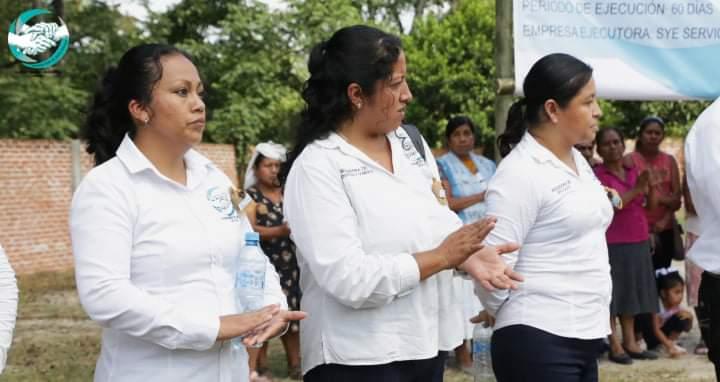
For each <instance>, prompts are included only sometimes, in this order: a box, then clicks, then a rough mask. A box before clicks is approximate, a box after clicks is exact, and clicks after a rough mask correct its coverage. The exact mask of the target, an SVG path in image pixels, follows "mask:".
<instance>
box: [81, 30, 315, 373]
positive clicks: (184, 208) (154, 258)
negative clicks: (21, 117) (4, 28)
mask: <svg viewBox="0 0 720 382" xmlns="http://www.w3.org/2000/svg"><path fill="white" fill-rule="evenodd" d="M203 92H204V84H203V82H202V80H201V78H200V75H199V73H198V70H197V68H196V66H195V64H194V63H193V61H192V59H191V58H190V56H189V55H187V54H186V53H184V52H182V51H181V50H179V49H177V48H174V47H172V46H168V45H160V44H146V45H139V46H136V47H134V48H132V49H130V50H128V51H127V52H126V53H125V54H124V55H123V56H122V58H121V59H120V62H119V63H118V66H117V67H116V68H113V69H110V70H108V71H107V73H106V74H105V76H104V78H103V80H102V82H101V83H100V86H99V88H98V90H97V92H96V93H95V95H94V97H93V99H92V102H91V105H90V110H89V113H88V117H87V122H86V123H85V126H84V127H83V129H82V136H83V138H84V139H85V140H86V141H87V145H88V146H87V150H88V152H89V153H91V154H95V163H96V167H95V168H93V169H92V170H91V171H90V172H89V173H88V174H87V175H86V176H85V178H84V179H83V181H82V183H81V184H80V186H79V187H78V189H77V191H76V192H75V195H74V197H73V202H72V208H71V213H70V228H71V235H72V245H73V255H74V257H75V276H76V279H77V289H78V294H79V295H80V302H81V303H82V306H83V308H84V309H85V311H86V312H87V314H88V315H89V316H90V318H91V319H92V320H94V321H96V322H98V323H99V324H100V325H101V326H102V327H103V333H102V345H101V351H100V357H99V359H98V361H97V366H96V368H95V381H128V382H130V381H132V382H135V381H208V382H210V381H247V380H248V379H249V371H248V361H247V353H246V352H245V350H244V347H243V346H235V345H234V344H231V342H230V341H229V340H231V339H233V338H239V337H242V343H243V344H244V345H248V346H249V345H254V344H256V343H259V342H263V341H265V340H267V339H268V338H270V337H271V336H275V335H278V334H279V333H280V332H282V331H283V330H284V329H285V328H286V327H287V325H288V322H290V321H292V320H299V319H302V318H303V317H304V313H302V312H289V311H287V310H285V309H286V306H287V305H286V303H285V296H284V295H283V293H282V291H281V290H280V285H279V281H278V277H277V274H276V273H275V270H274V269H273V267H272V266H271V265H270V264H269V263H267V266H266V272H265V298H264V302H265V304H266V305H267V306H266V307H265V308H262V309H260V310H258V311H254V312H247V313H241V314H238V309H237V308H236V306H235V299H234V289H233V286H234V280H235V264H234V263H235V259H236V256H237V254H238V253H239V251H240V248H241V247H242V245H243V236H244V233H245V232H249V231H251V230H252V229H251V227H250V223H249V222H248V220H247V217H246V216H245V215H244V213H243V212H241V211H240V212H239V211H238V210H237V206H235V205H233V203H232V202H231V197H230V189H231V186H232V183H231V181H230V179H228V177H227V176H226V175H225V174H224V173H223V172H222V171H220V170H219V169H218V168H217V167H216V166H215V165H214V164H213V163H212V162H211V161H210V160H208V159H207V158H205V157H204V156H202V155H201V154H200V153H198V152H197V151H195V150H193V149H192V147H193V146H194V145H196V144H198V143H200V141H201V139H202V133H203V130H204V128H205V104H204V102H203Z"/></svg>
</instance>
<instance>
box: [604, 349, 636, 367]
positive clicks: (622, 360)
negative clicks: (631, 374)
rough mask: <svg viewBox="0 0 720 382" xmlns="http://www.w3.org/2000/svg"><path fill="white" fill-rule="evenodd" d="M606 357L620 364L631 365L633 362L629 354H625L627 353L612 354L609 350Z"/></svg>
mask: <svg viewBox="0 0 720 382" xmlns="http://www.w3.org/2000/svg"><path fill="white" fill-rule="evenodd" d="M608 359H609V360H610V361H611V362H615V363H618V364H620V365H632V364H633V360H632V358H630V356H629V355H627V353H622V354H617V355H616V354H613V353H612V352H611V351H608Z"/></svg>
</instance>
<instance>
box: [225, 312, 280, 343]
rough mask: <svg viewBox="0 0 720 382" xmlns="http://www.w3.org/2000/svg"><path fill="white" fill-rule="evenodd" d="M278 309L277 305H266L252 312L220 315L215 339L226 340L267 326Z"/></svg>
mask: <svg viewBox="0 0 720 382" xmlns="http://www.w3.org/2000/svg"><path fill="white" fill-rule="evenodd" d="M279 311H280V306H279V305H268V306H266V307H264V308H262V309H259V310H256V311H253V312H247V313H241V314H231V315H227V316H221V317H220V331H219V332H218V336H217V339H218V341H226V340H229V339H233V338H235V337H240V336H243V335H245V334H248V333H250V332H252V331H254V330H256V329H259V328H262V327H264V326H267V325H268V324H269V323H270V321H271V320H272V319H273V317H274V316H275V315H276V314H277V313H278V312H279Z"/></svg>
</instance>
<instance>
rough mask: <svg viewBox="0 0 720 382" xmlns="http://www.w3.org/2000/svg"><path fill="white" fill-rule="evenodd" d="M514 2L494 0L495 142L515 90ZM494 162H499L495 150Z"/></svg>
mask: <svg viewBox="0 0 720 382" xmlns="http://www.w3.org/2000/svg"><path fill="white" fill-rule="evenodd" d="M513 1H514V0H495V76H496V79H497V96H496V97H495V140H496V142H497V137H498V136H500V134H502V133H503V131H505V123H506V121H507V113H508V110H509V109H510V105H512V99H513V97H512V94H513V90H514V89H515V74H514V64H513V35H512V29H513V27H512V16H513V8H512V3H513ZM495 160H496V161H499V160H500V152H499V150H495Z"/></svg>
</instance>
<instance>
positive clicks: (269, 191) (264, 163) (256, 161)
mask: <svg viewBox="0 0 720 382" xmlns="http://www.w3.org/2000/svg"><path fill="white" fill-rule="evenodd" d="M284 161H285V147H283V146H282V145H279V144H277V143H273V142H264V143H260V144H258V145H257V147H255V150H254V152H253V155H252V157H251V158H250V162H249V163H248V167H247V170H246V171H245V183H244V188H245V190H246V192H247V194H248V195H249V196H250V198H252V200H253V201H254V203H252V204H250V205H249V207H248V209H247V210H246V211H247V215H248V217H249V219H250V222H251V223H252V225H253V228H254V229H255V231H257V232H258V233H260V245H261V246H262V249H263V252H265V254H266V255H267V256H268V257H269V258H270V262H271V263H272V264H273V265H274V266H275V269H276V270H277V272H278V274H279V275H280V285H281V286H282V290H283V292H284V293H285V295H286V296H287V303H288V306H289V307H290V309H293V310H296V309H300V297H301V292H300V285H299V279H300V270H299V268H298V264H297V260H296V258H295V245H294V244H293V242H292V241H290V229H289V228H288V225H287V223H286V222H285V221H284V217H283V198H282V187H281V186H280V182H279V180H278V172H279V171H280V165H281V164H282V163H283V162H284ZM281 339H282V343H283V346H284V347H285V354H286V355H287V362H288V371H289V375H290V377H291V378H293V379H300V337H299V326H298V323H297V322H293V323H292V324H291V325H290V329H289V330H288V331H287V333H286V334H285V335H283V336H282V337H281ZM253 355H254V354H251V357H250V368H251V369H255V370H256V371H257V372H258V373H259V374H261V375H262V374H263V372H264V370H263V369H266V368H265V365H267V342H266V343H265V345H264V346H263V348H262V349H261V350H260V351H259V354H257V356H256V357H253ZM256 367H257V368H256Z"/></svg>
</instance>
